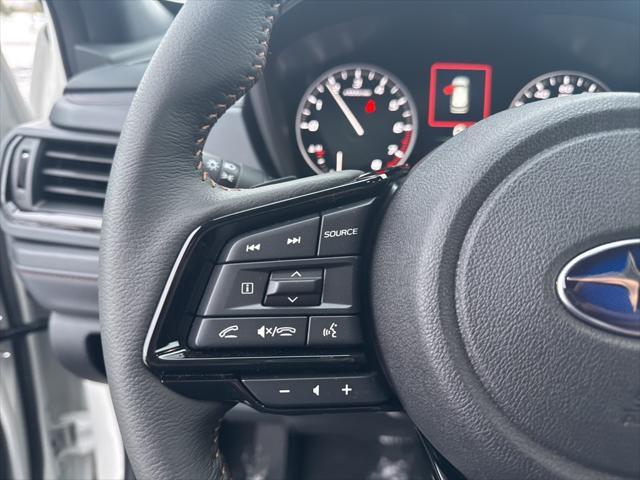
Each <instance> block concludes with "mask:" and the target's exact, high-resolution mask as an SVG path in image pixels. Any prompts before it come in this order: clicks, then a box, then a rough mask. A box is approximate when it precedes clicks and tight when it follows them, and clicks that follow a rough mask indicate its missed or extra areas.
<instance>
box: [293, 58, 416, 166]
mask: <svg viewBox="0 0 640 480" xmlns="http://www.w3.org/2000/svg"><path fill="white" fill-rule="evenodd" d="M416 119H417V113H416V107H415V104H414V102H413V99H412V98H411V95H410V94H409V92H408V91H407V89H406V88H405V87H404V86H403V85H402V84H401V83H400V82H399V81H398V79H396V78H395V77H394V76H393V75H391V74H390V73H388V72H385V71H384V70H382V69H380V68H377V67H372V66H368V65H343V66H341V67H338V68H334V69H332V70H330V71H328V72H327V73H325V74H324V75H322V76H321V77H320V78H319V79H318V80H316V81H315V82H314V83H313V84H312V85H311V87H309V89H308V90H307V91H306V93H305V94H304V97H303V98H302V101H301V102H300V107H299V108H298V113H297V115H296V138H297V141H298V147H299V148H300V152H301V153H302V156H303V157H304V159H305V160H306V162H307V163H308V164H309V166H310V167H311V168H312V169H313V170H314V171H315V172H317V173H325V172H331V171H339V170H346V169H356V170H364V171H371V170H374V171H376V170H382V169H384V168H388V167H392V166H396V165H401V164H403V163H405V162H406V160H407V157H408V156H409V154H410V153H411V149H412V148H413V145H414V144H415V141H416V135H417V133H418V132H417V120H416Z"/></svg>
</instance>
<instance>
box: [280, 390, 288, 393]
mask: <svg viewBox="0 0 640 480" xmlns="http://www.w3.org/2000/svg"><path fill="white" fill-rule="evenodd" d="M278 392H280V393H291V390H278Z"/></svg>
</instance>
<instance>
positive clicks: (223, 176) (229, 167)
mask: <svg viewBox="0 0 640 480" xmlns="http://www.w3.org/2000/svg"><path fill="white" fill-rule="evenodd" d="M239 176H240V167H239V166H238V165H236V164H235V163H232V162H227V161H223V162H222V170H221V171H220V176H219V177H218V183H219V184H220V185H223V186H225V187H228V188H234V187H235V186H236V185H237V184H238V177H239Z"/></svg>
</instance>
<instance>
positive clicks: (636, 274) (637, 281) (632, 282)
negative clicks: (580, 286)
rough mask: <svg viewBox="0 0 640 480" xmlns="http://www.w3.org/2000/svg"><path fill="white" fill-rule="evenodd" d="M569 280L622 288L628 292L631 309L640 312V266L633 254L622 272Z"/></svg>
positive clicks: (629, 256)
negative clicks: (639, 305) (639, 306)
mask: <svg viewBox="0 0 640 480" xmlns="http://www.w3.org/2000/svg"><path fill="white" fill-rule="evenodd" d="M567 280H568V281H570V282H582V283H597V284H599V285H612V286H616V287H622V288H624V289H625V290H627V293H628V295H629V303H630V304H631V309H632V310H633V312H634V313H635V312H637V311H638V303H639V302H640V270H638V265H637V264H636V260H635V258H633V255H632V254H631V252H628V253H627V263H626V265H625V267H624V270H623V271H622V272H610V273H600V274H597V275H586V276H577V277H567Z"/></svg>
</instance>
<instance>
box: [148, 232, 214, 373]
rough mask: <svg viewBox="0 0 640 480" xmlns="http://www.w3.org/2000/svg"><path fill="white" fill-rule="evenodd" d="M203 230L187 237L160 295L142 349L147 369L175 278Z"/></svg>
mask: <svg viewBox="0 0 640 480" xmlns="http://www.w3.org/2000/svg"><path fill="white" fill-rule="evenodd" d="M201 229H202V227H201V226H199V227H197V228H196V229H195V230H193V231H192V232H191V233H190V234H189V236H188V237H187V240H186V241H185V242H184V244H183V245H182V248H181V249H180V253H178V257H177V258H176V261H175V262H174V263H173V267H171V272H170V273H169V278H167V281H166V283H165V284H164V288H163V289H162V294H161V295H160V300H159V301H158V304H157V306H156V309H155V311H154V312H153V317H152V319H151V324H150V325H149V330H147V336H146V337H145V339H144V346H143V347H142V362H143V363H144V364H145V365H146V366H147V367H148V366H149V364H148V363H147V354H148V353H149V346H150V345H151V338H152V337H153V334H154V332H155V330H156V326H157V324H158V321H159V320H160V314H161V312H162V309H163V308H164V305H165V303H166V301H167V297H168V296H169V291H170V290H171V287H172V285H173V280H174V279H175V276H176V274H177V273H178V269H179V268H180V265H181V264H182V259H183V258H184V256H185V254H186V252H187V249H188V248H189V246H190V245H191V243H192V242H193V238H194V237H195V236H196V234H197V233H198V232H199V231H200V230H201Z"/></svg>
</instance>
